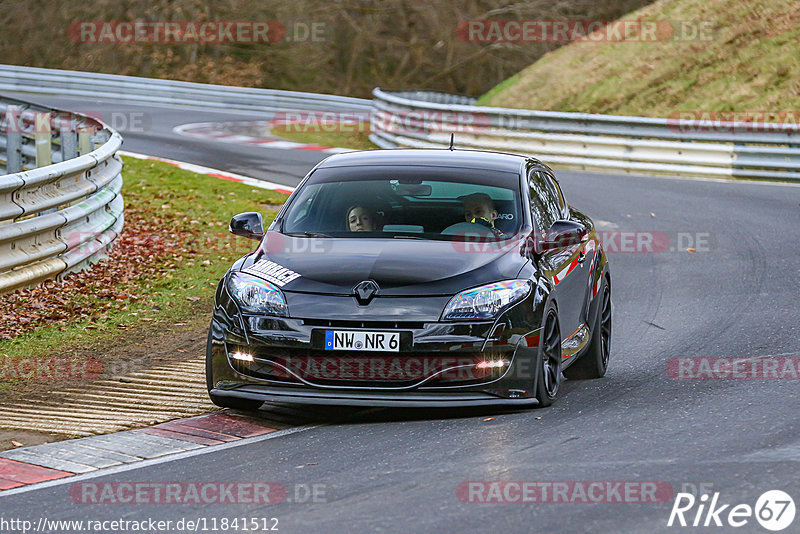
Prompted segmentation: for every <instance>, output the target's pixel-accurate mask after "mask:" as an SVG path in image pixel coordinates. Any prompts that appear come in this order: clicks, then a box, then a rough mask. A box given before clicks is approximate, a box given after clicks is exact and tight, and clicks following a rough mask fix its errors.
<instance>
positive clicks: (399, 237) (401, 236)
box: [392, 235, 425, 240]
mask: <svg viewBox="0 0 800 534" xmlns="http://www.w3.org/2000/svg"><path fill="white" fill-rule="evenodd" d="M392 239H423V240H424V239H425V238H424V237H419V236H417V235H393V236H392Z"/></svg>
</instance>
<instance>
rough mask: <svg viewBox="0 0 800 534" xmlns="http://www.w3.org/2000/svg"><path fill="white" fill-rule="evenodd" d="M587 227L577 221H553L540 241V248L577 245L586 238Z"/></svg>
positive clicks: (553, 248)
mask: <svg viewBox="0 0 800 534" xmlns="http://www.w3.org/2000/svg"><path fill="white" fill-rule="evenodd" d="M588 234H589V229H588V228H586V227H585V226H584V225H582V224H581V223H579V222H575V221H566V220H559V221H556V222H554V223H553V224H552V225H551V226H550V229H549V230H548V231H547V235H545V236H544V239H542V241H541V248H542V250H557V249H561V248H566V247H568V246H570V245H577V244H578V243H581V242H583V241H584V240H585V239H586V236H587V235H588Z"/></svg>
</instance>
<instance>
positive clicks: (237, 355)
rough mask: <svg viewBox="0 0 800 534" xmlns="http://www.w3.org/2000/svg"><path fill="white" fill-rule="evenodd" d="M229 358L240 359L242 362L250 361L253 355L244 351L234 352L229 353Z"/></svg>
mask: <svg viewBox="0 0 800 534" xmlns="http://www.w3.org/2000/svg"><path fill="white" fill-rule="evenodd" d="M231 358H233V359H234V360H242V361H243V362H252V361H253V356H251V355H250V354H247V353H246V352H234V353H233V354H231Z"/></svg>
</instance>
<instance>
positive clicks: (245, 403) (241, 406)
mask: <svg viewBox="0 0 800 534" xmlns="http://www.w3.org/2000/svg"><path fill="white" fill-rule="evenodd" d="M211 366H212V362H211V328H209V329H208V338H207V339H206V388H207V389H208V397H209V398H210V399H211V402H213V403H214V404H215V405H217V406H219V407H220V408H231V409H233V410H241V411H245V412H252V411H256V410H258V409H259V408H261V405H262V404H264V403H263V402H261V401H257V400H251V399H237V398H235V397H220V396H218V395H214V394H213V393H211V389H212V388H213V387H214V384H213V378H212V372H211Z"/></svg>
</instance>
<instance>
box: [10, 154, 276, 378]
mask: <svg viewBox="0 0 800 534" xmlns="http://www.w3.org/2000/svg"><path fill="white" fill-rule="evenodd" d="M124 163H125V167H124V170H123V176H124V186H123V189H122V195H123V197H124V199H125V217H126V223H125V228H124V230H123V233H122V235H121V236H120V238H119V240H118V242H117V244H116V245H115V248H114V251H113V252H112V254H111V257H110V258H109V259H108V260H106V261H104V262H101V263H99V264H97V265H95V266H94V268H93V269H92V270H91V271H87V272H83V273H77V274H73V275H68V276H67V277H65V279H64V280H63V281H48V282H46V283H45V284H42V285H40V286H37V287H36V288H31V289H27V290H21V291H17V292H14V293H10V294H8V295H3V296H0V309H3V310H4V312H3V314H4V320H3V323H2V325H0V328H2V330H0V332H2V335H3V337H4V338H5V339H3V340H2V341H0V358H2V360H1V361H2V362H6V363H7V362H9V361H14V360H15V359H18V358H31V357H43V356H48V355H55V354H65V353H69V352H73V351H74V350H76V349H86V350H91V349H92V348H98V347H105V348H108V347H113V346H115V344H117V343H120V342H122V340H124V339H125V338H126V337H127V338H131V336H133V337H139V338H141V337H143V336H147V335H158V334H159V333H161V334H162V335H164V334H165V332H167V331H168V330H169V329H170V328H173V327H174V326H175V325H176V324H177V325H181V324H185V323H187V322H190V321H191V320H192V319H193V318H196V317H197V316H198V314H208V316H209V317H210V312H211V305H212V299H213V294H214V291H215V288H216V285H217V283H218V281H219V279H220V278H221V276H222V275H223V274H224V273H225V271H226V270H227V269H228V267H229V266H230V265H231V264H232V263H233V261H234V260H235V259H237V258H238V257H240V256H242V255H243V254H245V253H247V252H249V251H251V250H253V249H254V248H255V247H256V242H255V241H252V240H248V239H244V238H238V237H235V236H232V235H230V234H228V233H227V226H228V221H229V220H230V217H231V216H232V215H234V214H236V213H239V212H242V211H259V212H261V213H262V214H263V215H264V221H265V225H266V224H268V223H269V222H271V221H272V219H273V218H274V216H275V215H276V213H277V209H278V208H279V207H280V205H281V204H283V202H284V201H285V199H286V198H287V196H286V195H284V194H281V193H277V192H275V191H268V190H264V189H254V188H252V187H251V186H246V185H243V184H238V183H233V182H226V181H224V180H219V179H217V178H213V177H210V176H204V175H199V174H195V173H192V172H188V171H185V170H182V169H178V168H176V167H175V166H172V165H169V164H166V163H161V162H157V161H149V160H139V159H134V158H125V161H124ZM134 329H135V331H134ZM105 352H110V353H113V352H114V351H105ZM109 357H113V355H109ZM13 370H14V369H13V366H11V367H9V366H8V365H5V367H3V368H0V380H2V382H0V390H2V389H7V388H8V387H9V386H11V385H13V384H15V383H17V382H18V380H16V379H15V376H14V375H13Z"/></svg>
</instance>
